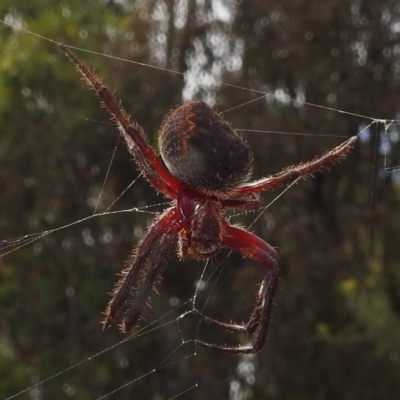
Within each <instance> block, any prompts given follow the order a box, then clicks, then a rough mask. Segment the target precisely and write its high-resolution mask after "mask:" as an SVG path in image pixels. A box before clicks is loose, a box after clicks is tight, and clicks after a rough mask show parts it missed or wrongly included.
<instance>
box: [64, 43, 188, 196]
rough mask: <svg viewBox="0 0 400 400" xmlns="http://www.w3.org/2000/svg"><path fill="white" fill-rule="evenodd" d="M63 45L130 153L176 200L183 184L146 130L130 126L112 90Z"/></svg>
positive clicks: (153, 183)
mask: <svg viewBox="0 0 400 400" xmlns="http://www.w3.org/2000/svg"><path fill="white" fill-rule="evenodd" d="M59 46H60V48H61V50H63V51H64V53H65V54H66V55H67V56H68V58H69V59H70V60H71V61H72V62H73V63H74V64H75V65H76V66H77V69H78V71H79V72H80V73H81V74H82V75H83V76H84V78H85V80H86V81H87V83H88V84H89V85H90V86H91V87H92V88H93V89H94V90H95V91H96V92H97V94H98V96H99V97H100V99H101V100H102V102H103V104H104V105H105V107H106V108H107V110H108V112H109V113H110V114H111V116H112V117H113V119H114V120H115V121H116V122H117V124H118V125H119V127H120V131H121V132H122V134H123V137H124V139H125V142H126V144H127V146H128V150H129V152H130V153H131V154H133V155H134V156H135V158H137V161H138V163H139V164H140V166H142V167H143V169H144V171H143V172H144V174H145V176H146V177H147V178H148V179H149V180H150V182H151V183H152V185H153V186H154V187H155V188H156V189H157V190H159V191H160V192H163V193H164V194H166V195H167V196H169V197H170V198H175V197H176V193H177V192H178V190H179V188H180V187H181V184H180V183H179V181H178V180H177V179H176V178H175V177H173V176H172V175H171V174H170V173H169V172H168V170H167V169H166V168H165V167H164V165H163V164H162V163H161V162H160V160H159V159H158V157H157V154H156V153H155V151H154V150H153V148H152V147H151V146H150V145H149V144H148V143H147V140H146V138H145V135H144V132H143V130H142V128H141V127H140V126H139V125H137V124H134V125H132V124H131V123H130V121H129V116H128V114H127V113H126V111H125V110H124V109H123V108H122V106H121V105H120V104H118V102H117V101H116V100H115V99H114V96H113V95H112V94H111V92H110V91H109V90H108V88H107V87H106V86H104V85H103V84H102V82H101V80H100V79H99V78H98V77H97V76H96V75H95V74H94V73H92V72H90V71H89V70H88V69H87V68H86V66H85V65H84V64H83V63H82V61H80V60H79V58H78V57H76V56H75V54H73V53H72V52H71V51H70V50H68V49H67V48H66V47H65V46H64V45H62V44H60V45H59Z"/></svg>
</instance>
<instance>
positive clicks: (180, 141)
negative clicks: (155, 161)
mask: <svg viewBox="0 0 400 400" xmlns="http://www.w3.org/2000/svg"><path fill="white" fill-rule="evenodd" d="M159 147H160V151H161V156H162V158H163V160H164V162H165V164H166V166H167V168H168V169H169V171H170V172H171V174H173V175H174V176H175V177H177V178H178V179H179V180H180V181H182V182H183V183H185V184H186V185H188V186H189V187H191V188H194V189H197V190H199V191H202V192H205V193H218V192H229V191H231V190H232V189H234V188H235V187H237V186H239V185H240V184H241V183H244V182H246V181H247V180H248V178H249V175H250V173H251V156H250V152H249V149H248V146H247V144H246V143H245V142H244V141H243V139H242V138H241V137H240V136H239V135H238V134H237V133H236V132H235V130H234V129H232V127H231V126H230V125H229V124H228V123H227V122H226V121H224V120H223V119H222V117H221V116H220V115H219V114H217V113H216V112H215V111H213V109H212V108H210V107H209V106H208V105H207V104H205V103H203V102H191V103H186V104H184V105H182V106H181V107H179V108H177V109H176V110H174V111H173V112H172V113H171V114H170V115H169V116H168V118H167V119H166V120H165V122H164V124H163V126H162V129H161V134H160V139H159Z"/></svg>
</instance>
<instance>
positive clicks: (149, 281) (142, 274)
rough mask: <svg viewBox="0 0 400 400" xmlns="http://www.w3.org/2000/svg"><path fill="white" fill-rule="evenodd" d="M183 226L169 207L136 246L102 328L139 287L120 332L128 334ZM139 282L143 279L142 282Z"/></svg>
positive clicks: (175, 212)
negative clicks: (134, 289)
mask: <svg viewBox="0 0 400 400" xmlns="http://www.w3.org/2000/svg"><path fill="white" fill-rule="evenodd" d="M184 226H186V222H185V221H183V220H181V219H180V216H179V215H178V212H177V210H176V208H170V209H168V210H167V211H166V212H165V213H164V214H163V215H161V217H160V218H159V219H158V220H157V221H155V223H154V224H153V225H152V226H151V227H150V229H149V231H148V232H147V234H146V235H145V237H144V238H143V240H142V242H141V243H139V245H138V246H137V247H136V251H135V253H133V254H132V256H131V257H130V258H129V259H128V260H127V263H126V268H125V270H124V271H123V272H122V277H121V279H120V280H119V282H118V283H117V285H116V287H115V290H114V291H113V292H112V299H111V300H110V302H109V304H108V306H107V310H106V312H105V319H104V321H103V329H106V328H108V327H109V326H110V324H111V321H112V320H113V319H114V318H115V316H116V314H117V313H118V311H119V310H120V309H121V307H122V306H123V305H124V304H126V301H127V298H128V296H130V295H131V292H132V288H134V286H136V287H137V288H138V290H137V292H136V297H135V298H134V299H133V301H132V303H131V304H129V306H128V307H127V308H128V309H127V311H126V313H125V316H124V320H123V322H122V325H121V330H122V331H123V332H127V331H129V330H131V329H132V328H133V327H134V325H135V324H136V322H137V320H138V319H139V318H140V316H141V314H142V310H143V308H144V306H145V303H146V301H147V299H148V297H149V293H150V291H151V289H152V288H153V286H154V283H155V282H156V280H157V278H158V276H159V274H160V272H161V270H162V267H163V266H164V264H165V261H166V259H167V256H168V253H169V252H170V250H171V249H172V248H173V246H174V243H175V239H176V237H177V235H178V233H179V231H180V230H182V228H183V227H184ZM140 279H142V281H141V282H140ZM138 280H139V283H138Z"/></svg>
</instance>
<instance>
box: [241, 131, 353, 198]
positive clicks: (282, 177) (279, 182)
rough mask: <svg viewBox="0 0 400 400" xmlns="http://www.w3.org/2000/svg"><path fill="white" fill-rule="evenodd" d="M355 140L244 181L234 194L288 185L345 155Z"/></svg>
mask: <svg viewBox="0 0 400 400" xmlns="http://www.w3.org/2000/svg"><path fill="white" fill-rule="evenodd" d="M356 140H357V136H353V137H351V138H350V139H348V140H346V141H345V142H343V143H342V144H340V145H339V146H337V147H335V148H334V149H333V150H331V151H328V152H327V153H325V154H323V155H322V156H321V157H318V158H316V159H314V160H312V161H309V162H306V163H303V164H299V165H296V166H293V167H290V168H287V169H285V170H283V171H281V172H279V173H278V174H276V175H272V176H268V177H266V178H263V179H260V180H259V181H254V182H250V183H246V184H244V185H242V186H241V187H239V188H238V189H237V190H235V194H238V195H243V194H247V193H255V192H261V191H263V190H272V189H276V188H277V187H279V186H283V185H288V184H290V183H292V182H294V181H295V180H296V179H298V178H300V177H306V176H308V175H312V174H314V173H315V172H318V171H321V170H322V169H324V168H329V167H330V166H331V165H333V164H335V163H336V162H338V161H339V160H340V159H342V158H344V157H345V156H346V154H347V153H348V152H349V151H350V149H351V148H352V147H353V145H354V143H355V141H356Z"/></svg>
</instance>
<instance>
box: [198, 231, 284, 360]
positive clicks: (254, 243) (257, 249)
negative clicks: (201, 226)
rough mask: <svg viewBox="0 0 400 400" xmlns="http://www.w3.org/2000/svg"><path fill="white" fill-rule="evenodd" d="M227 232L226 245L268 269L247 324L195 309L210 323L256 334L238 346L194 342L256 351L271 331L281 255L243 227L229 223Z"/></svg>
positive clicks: (233, 350)
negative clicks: (218, 317)
mask: <svg viewBox="0 0 400 400" xmlns="http://www.w3.org/2000/svg"><path fill="white" fill-rule="evenodd" d="M224 232H225V233H224V239H223V241H222V244H223V245H224V246H226V247H229V248H231V249H232V250H236V251H239V252H240V253H242V254H243V255H245V256H247V257H250V258H253V259H254V260H257V261H259V262H261V263H262V264H263V265H264V266H265V267H266V268H267V269H268V270H269V272H268V274H267V275H266V276H265V278H264V279H263V280H262V282H261V285H260V290H259V292H258V295H257V304H256V306H255V308H254V311H253V313H252V315H251V316H250V319H249V321H248V322H247V323H246V324H241V325H239V324H232V323H226V322H221V321H218V320H216V319H213V318H210V317H207V316H206V315H204V314H203V313H201V312H200V311H198V310H194V313H195V314H196V315H198V316H199V317H200V318H201V319H202V320H204V321H205V322H207V323H209V324H212V325H216V326H219V327H221V328H224V329H226V330H229V331H232V332H239V333H246V334H254V338H253V340H252V341H251V342H250V343H249V344H248V345H245V346H237V347H230V346H222V345H217V344H213V343H207V342H204V341H202V340H199V339H196V340H195V341H194V342H195V343H196V344H198V345H200V346H203V347H208V348H210V349H214V350H221V351H227V352H231V353H241V354H247V353H257V352H259V351H260V350H261V349H262V347H263V345H264V342H265V338H266V336H267V332H268V325H269V322H270V320H271V310H272V305H273V300H274V298H275V294H276V289H277V287H278V282H279V265H278V255H277V252H276V250H275V249H274V248H273V247H272V246H270V245H269V244H268V243H266V242H264V241H263V240H262V239H260V238H259V237H258V236H256V235H253V234H252V233H250V232H247V231H245V230H243V229H240V228H238V227H235V226H232V225H229V224H226V227H225V231H224Z"/></svg>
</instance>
